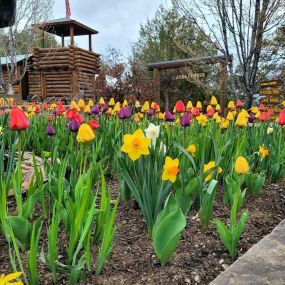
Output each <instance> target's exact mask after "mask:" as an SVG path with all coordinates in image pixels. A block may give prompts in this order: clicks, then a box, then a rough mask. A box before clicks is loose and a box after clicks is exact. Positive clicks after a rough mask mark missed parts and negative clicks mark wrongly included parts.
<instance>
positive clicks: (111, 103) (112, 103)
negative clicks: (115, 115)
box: [109, 98, 115, 107]
mask: <svg viewBox="0 0 285 285" xmlns="http://www.w3.org/2000/svg"><path fill="white" fill-rule="evenodd" d="M109 106H111V107H113V106H115V100H114V98H111V99H110V101H109Z"/></svg>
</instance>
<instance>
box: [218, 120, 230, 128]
mask: <svg viewBox="0 0 285 285" xmlns="http://www.w3.org/2000/svg"><path fill="white" fill-rule="evenodd" d="M229 125H230V121H228V120H225V119H223V120H222V122H221V124H220V127H221V129H227V128H228V127H229Z"/></svg>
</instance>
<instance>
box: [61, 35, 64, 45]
mask: <svg viewBox="0 0 285 285" xmlns="http://www.w3.org/2000/svg"><path fill="white" fill-rule="evenodd" d="M61 47H64V36H61Z"/></svg>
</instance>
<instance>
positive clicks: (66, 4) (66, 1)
mask: <svg viewBox="0 0 285 285" xmlns="http://www.w3.org/2000/svg"><path fill="white" fill-rule="evenodd" d="M65 8H66V17H67V18H70V16H71V11H70V5H69V0H65Z"/></svg>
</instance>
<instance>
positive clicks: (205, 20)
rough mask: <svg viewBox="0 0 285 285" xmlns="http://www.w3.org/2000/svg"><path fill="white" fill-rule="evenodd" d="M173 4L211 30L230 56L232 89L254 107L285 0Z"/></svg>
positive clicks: (207, 0)
mask: <svg viewBox="0 0 285 285" xmlns="http://www.w3.org/2000/svg"><path fill="white" fill-rule="evenodd" d="M173 5H174V6H175V7H176V8H178V9H179V10H180V11H181V12H183V13H184V14H185V15H187V17H188V18H189V19H190V20H191V21H192V22H193V24H194V25H195V26H196V28H197V29H199V30H200V31H201V32H203V31H207V33H208V34H209V35H210V38H211V43H212V45H213V46H214V47H216V48H217V49H218V50H219V51H220V52H221V53H222V54H223V55H225V56H226V57H227V58H228V70H229V73H230V86H231V91H232V92H233V93H234V94H235V96H236V97H239V91H241V92H243V93H244V95H245V99H246V100H247V104H248V107H250V106H251V105H252V102H253V95H254V93H255V92H256V79H257V73H258V68H259V64H260V58H261V55H262V52H263V51H264V42H265V40H269V39H270V38H272V37H273V35H274V33H275V31H276V30H277V29H278V27H280V26H281V24H282V22H284V8H285V1H284V0H173ZM230 54H233V55H234V61H231V60H230ZM240 79H241V80H240Z"/></svg>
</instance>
